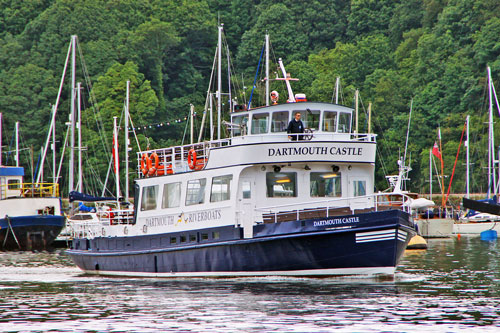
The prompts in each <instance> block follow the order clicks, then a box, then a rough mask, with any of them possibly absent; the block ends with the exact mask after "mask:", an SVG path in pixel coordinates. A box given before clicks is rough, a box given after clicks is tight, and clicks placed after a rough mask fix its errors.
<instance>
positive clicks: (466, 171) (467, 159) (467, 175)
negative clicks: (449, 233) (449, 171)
mask: <svg viewBox="0 0 500 333" xmlns="http://www.w3.org/2000/svg"><path fill="white" fill-rule="evenodd" d="M469 120H470V116H467V141H465V143H466V147H467V150H466V162H465V168H466V170H465V173H466V181H467V184H466V194H465V197H466V198H467V199H469V193H470V188H469V186H470V183H469V176H470V174H469V143H470V142H469Z"/></svg>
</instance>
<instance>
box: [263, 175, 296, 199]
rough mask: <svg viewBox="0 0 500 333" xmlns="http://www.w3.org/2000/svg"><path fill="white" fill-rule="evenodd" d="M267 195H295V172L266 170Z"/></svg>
mask: <svg viewBox="0 0 500 333" xmlns="http://www.w3.org/2000/svg"><path fill="white" fill-rule="evenodd" d="M266 187H267V196H268V197H270V198H271V197H296V196H297V173H296V172H268V173H267V174H266Z"/></svg>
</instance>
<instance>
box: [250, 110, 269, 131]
mask: <svg viewBox="0 0 500 333" xmlns="http://www.w3.org/2000/svg"><path fill="white" fill-rule="evenodd" d="M268 123H269V113H256V114H253V115H252V134H262V133H267V127H268V126H267V125H268Z"/></svg>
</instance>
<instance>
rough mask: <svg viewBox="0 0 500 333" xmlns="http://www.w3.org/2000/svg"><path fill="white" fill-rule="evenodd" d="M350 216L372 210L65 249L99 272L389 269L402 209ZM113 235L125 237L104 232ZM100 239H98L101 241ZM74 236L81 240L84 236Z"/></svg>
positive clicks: (405, 227)
mask: <svg viewBox="0 0 500 333" xmlns="http://www.w3.org/2000/svg"><path fill="white" fill-rule="evenodd" d="M353 216H359V217H363V219H364V220H366V219H370V216H373V221H372V223H370V224H371V225H372V226H370V227H367V226H366V225H367V224H363V225H364V226H363V227H347V226H344V227H337V228H325V229H332V230H325V229H323V230H320V231H315V232H296V233H289V234H279V235H276V234H275V235H270V236H262V237H254V238H251V239H243V238H242V239H236V240H231V241H221V242H212V243H207V244H194V245H185V246H177V247H170V248H156V249H155V248H151V247H149V248H146V247H145V248H144V249H137V250H128V251H116V250H115V251H112V250H103V249H102V248H101V249H99V250H98V249H96V248H94V249H88V250H87V249H85V250H77V249H73V250H68V251H67V253H68V254H69V255H70V256H71V258H72V259H73V261H74V262H75V263H76V264H77V266H78V267H80V269H82V270H83V271H84V272H85V273H89V274H99V275H115V276H138V277H241V276H276V275H277V276H310V277H314V276H316V277H325V276H339V275H364V276H373V275H392V274H394V271H395V268H396V266H397V264H398V262H399V260H400V259H401V257H402V255H403V252H404V250H405V248H406V246H407V244H408V242H409V240H410V239H411V237H412V236H413V235H414V234H415V231H414V229H413V228H412V227H411V225H410V224H411V222H410V221H409V216H408V214H406V213H404V212H402V211H387V212H377V213H365V214H358V215H351V217H353ZM336 218H337V217H336ZM323 220H324V219H323ZM318 221H319V220H318V219H316V220H308V221H294V222H285V223H295V222H298V223H299V224H304V227H305V228H304V229H307V225H314V222H318ZM283 224H284V223H283ZM273 225H274V224H270V226H273ZM232 228H234V227H232ZM277 229H280V228H277ZM282 231H283V229H282ZM159 236H160V235H151V236H136V237H129V238H128V242H130V244H131V247H133V246H134V245H135V244H140V243H142V244H150V243H151V242H152V238H153V237H159ZM101 238H102V239H105V237H101ZM113 238H116V239H119V238H127V237H108V239H113ZM131 238H135V239H131ZM102 239H101V240H99V244H104V243H103V242H102V241H103V240H102ZM75 241H76V242H80V241H81V242H85V243H86V240H85V239H82V240H75ZM94 244H97V243H94ZM77 246H78V245H77ZM125 247H126V244H125Z"/></svg>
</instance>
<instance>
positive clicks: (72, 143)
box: [68, 35, 76, 193]
mask: <svg viewBox="0 0 500 333" xmlns="http://www.w3.org/2000/svg"><path fill="white" fill-rule="evenodd" d="M71 44H72V49H71V101H70V105H71V113H70V116H69V118H70V119H69V121H70V123H71V125H70V126H71V132H70V149H69V172H68V173H69V178H68V179H69V180H68V193H70V192H71V191H73V189H74V179H73V175H74V170H75V81H76V79H75V75H76V35H73V36H71Z"/></svg>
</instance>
